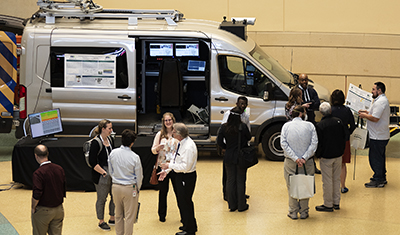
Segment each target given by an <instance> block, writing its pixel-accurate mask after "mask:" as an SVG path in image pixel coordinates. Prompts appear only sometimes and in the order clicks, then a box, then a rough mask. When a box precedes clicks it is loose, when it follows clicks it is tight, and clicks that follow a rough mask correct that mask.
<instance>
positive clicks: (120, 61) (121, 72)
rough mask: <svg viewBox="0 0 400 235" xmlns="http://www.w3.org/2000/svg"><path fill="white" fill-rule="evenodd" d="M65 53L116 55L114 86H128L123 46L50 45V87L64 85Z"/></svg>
mask: <svg viewBox="0 0 400 235" xmlns="http://www.w3.org/2000/svg"><path fill="white" fill-rule="evenodd" d="M65 54H82V55H86V54H87V55H93V54H95V55H115V56H116V87H117V88H127V87H128V65H127V58H126V51H125V49H124V48H109V47H51V52H50V59H51V60H50V73H51V80H50V81H51V87H64V84H65V77H64V76H65V75H64V74H65V71H64V65H65V64H64V63H65Z"/></svg>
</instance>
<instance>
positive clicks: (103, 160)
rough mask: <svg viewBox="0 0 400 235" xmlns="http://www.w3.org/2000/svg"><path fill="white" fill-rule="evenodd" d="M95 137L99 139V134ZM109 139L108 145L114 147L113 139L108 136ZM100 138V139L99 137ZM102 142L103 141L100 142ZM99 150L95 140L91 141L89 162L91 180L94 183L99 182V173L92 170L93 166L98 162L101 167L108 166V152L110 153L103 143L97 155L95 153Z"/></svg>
mask: <svg viewBox="0 0 400 235" xmlns="http://www.w3.org/2000/svg"><path fill="white" fill-rule="evenodd" d="M95 138H98V139H100V137H99V136H96V137H95ZM108 139H109V140H110V144H111V145H110V147H111V149H114V140H113V139H112V138H108ZM100 140H101V139H100ZM102 144H103V143H102ZM99 150H100V145H99V143H98V142H97V141H92V144H91V145H90V152H89V163H90V165H91V166H92V181H93V183H95V184H98V183H99V179H100V176H101V175H100V173H98V172H97V171H95V170H94V167H95V166H96V165H97V164H99V165H100V166H101V167H102V168H104V167H105V166H108V154H110V152H111V151H108V154H107V150H106V146H104V145H103V147H102V149H101V151H100V153H99V155H97V153H98V152H99Z"/></svg>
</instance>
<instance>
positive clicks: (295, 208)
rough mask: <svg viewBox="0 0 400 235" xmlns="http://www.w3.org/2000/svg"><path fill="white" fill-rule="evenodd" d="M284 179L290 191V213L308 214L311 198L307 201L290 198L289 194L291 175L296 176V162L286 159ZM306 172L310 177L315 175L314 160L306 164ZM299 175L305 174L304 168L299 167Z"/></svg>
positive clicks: (309, 160)
mask: <svg viewBox="0 0 400 235" xmlns="http://www.w3.org/2000/svg"><path fill="white" fill-rule="evenodd" d="M283 165H284V177H285V180H286V187H287V189H288V195H289V212H299V213H303V212H308V210H309V207H308V201H309V198H307V199H300V200H299V199H296V198H292V197H290V193H289V188H290V184H289V175H294V174H295V173H296V165H297V164H296V162H294V161H293V160H292V159H289V158H285V162H284V164H283ZM306 170H307V174H308V175H314V172H315V169H314V160H313V159H312V158H310V159H308V160H307V162H306ZM298 172H299V174H304V169H303V167H299V171H298Z"/></svg>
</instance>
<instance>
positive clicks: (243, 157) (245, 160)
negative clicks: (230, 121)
mask: <svg viewBox="0 0 400 235" xmlns="http://www.w3.org/2000/svg"><path fill="white" fill-rule="evenodd" d="M241 136H242V125H240V126H239V147H238V148H239V159H238V160H239V162H238V163H239V166H240V167H241V168H243V169H246V168H250V167H252V166H254V165H256V164H257V163H258V158H257V156H256V153H257V150H256V148H254V147H253V146H248V147H244V148H240V146H241Z"/></svg>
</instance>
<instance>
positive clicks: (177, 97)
mask: <svg viewBox="0 0 400 235" xmlns="http://www.w3.org/2000/svg"><path fill="white" fill-rule="evenodd" d="M96 6H97V5H96ZM58 9H60V7H59V8H58ZM53 10H54V9H53ZM66 12H67V13H66ZM182 16H183V15H182V14H181V13H180V12H178V11H175V10H171V11H155V10H152V11H148V12H145V11H143V10H140V11H139V10H138V11H135V10H102V11H100V12H97V13H88V14H87V13H79V12H73V13H70V12H68V11H67V10H65V11H62V12H57V10H54V11H53V12H51V11H49V9H47V10H43V9H42V10H40V11H38V12H37V13H36V17H33V18H32V20H31V21H30V22H28V24H27V25H26V27H25V30H24V34H23V38H22V53H23V54H22V56H21V68H22V69H21V81H20V84H21V85H23V86H25V88H26V97H25V101H26V102H25V104H26V107H25V110H26V112H25V114H29V113H34V112H39V111H43V110H50V109H55V108H59V109H60V111H61V116H62V122H63V126H64V132H63V134H66V135H69V134H71V135H87V134H89V132H90V131H91V129H92V128H93V127H94V126H95V125H97V123H98V122H99V120H100V119H102V118H107V119H109V120H111V121H112V123H113V128H114V131H115V132H116V133H117V134H119V133H121V131H122V130H123V129H125V128H131V129H134V130H135V131H136V132H137V133H138V134H139V136H148V135H154V134H155V133H156V132H157V131H158V130H159V129H160V127H161V123H160V120H161V115H162V114H163V113H164V112H167V111H169V112H173V113H174V115H175V116H176V117H177V119H178V121H182V122H184V123H186V124H187V125H188V127H189V132H190V135H191V137H192V138H193V139H194V140H195V141H196V143H197V144H198V145H199V146H200V147H202V146H211V145H215V136H216V134H217V130H218V128H219V126H220V124H221V121H222V118H223V116H224V113H225V112H226V111H227V110H230V109H231V108H232V107H234V106H235V103H236V100H237V98H238V97H239V96H246V97H247V98H248V103H249V106H248V110H247V112H249V113H250V124H251V133H252V135H253V136H254V139H253V140H254V143H255V144H259V143H262V147H263V150H264V152H265V154H266V157H267V159H270V160H280V159H282V158H283V151H282V149H281V147H280V142H279V141H280V140H279V136H280V130H281V127H282V125H283V123H284V122H286V117H285V111H284V105H285V103H286V102H287V100H288V94H289V91H290V89H291V88H292V87H293V86H294V85H295V81H294V78H293V76H292V75H291V73H289V72H288V71H287V70H286V69H285V68H283V67H282V66H281V65H280V64H279V63H278V62H277V61H276V60H275V59H274V58H272V57H271V56H269V55H268V54H266V53H265V52H264V51H263V50H262V49H261V48H260V47H259V46H257V44H256V43H255V42H254V41H253V40H251V39H250V38H248V37H247V36H246V32H245V30H246V24H245V23H246V22H236V23H233V22H226V21H225V22H223V23H222V24H220V23H217V22H212V21H206V20H189V19H183V18H182ZM229 31H231V32H229ZM232 32H233V33H232ZM317 90H318V93H319V95H320V98H324V99H327V94H328V93H327V91H326V89H325V90H324V88H322V90H320V88H317ZM22 109H24V108H22ZM20 116H21V113H20ZM21 118H24V115H22V117H21ZM21 121H22V120H21Z"/></svg>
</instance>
